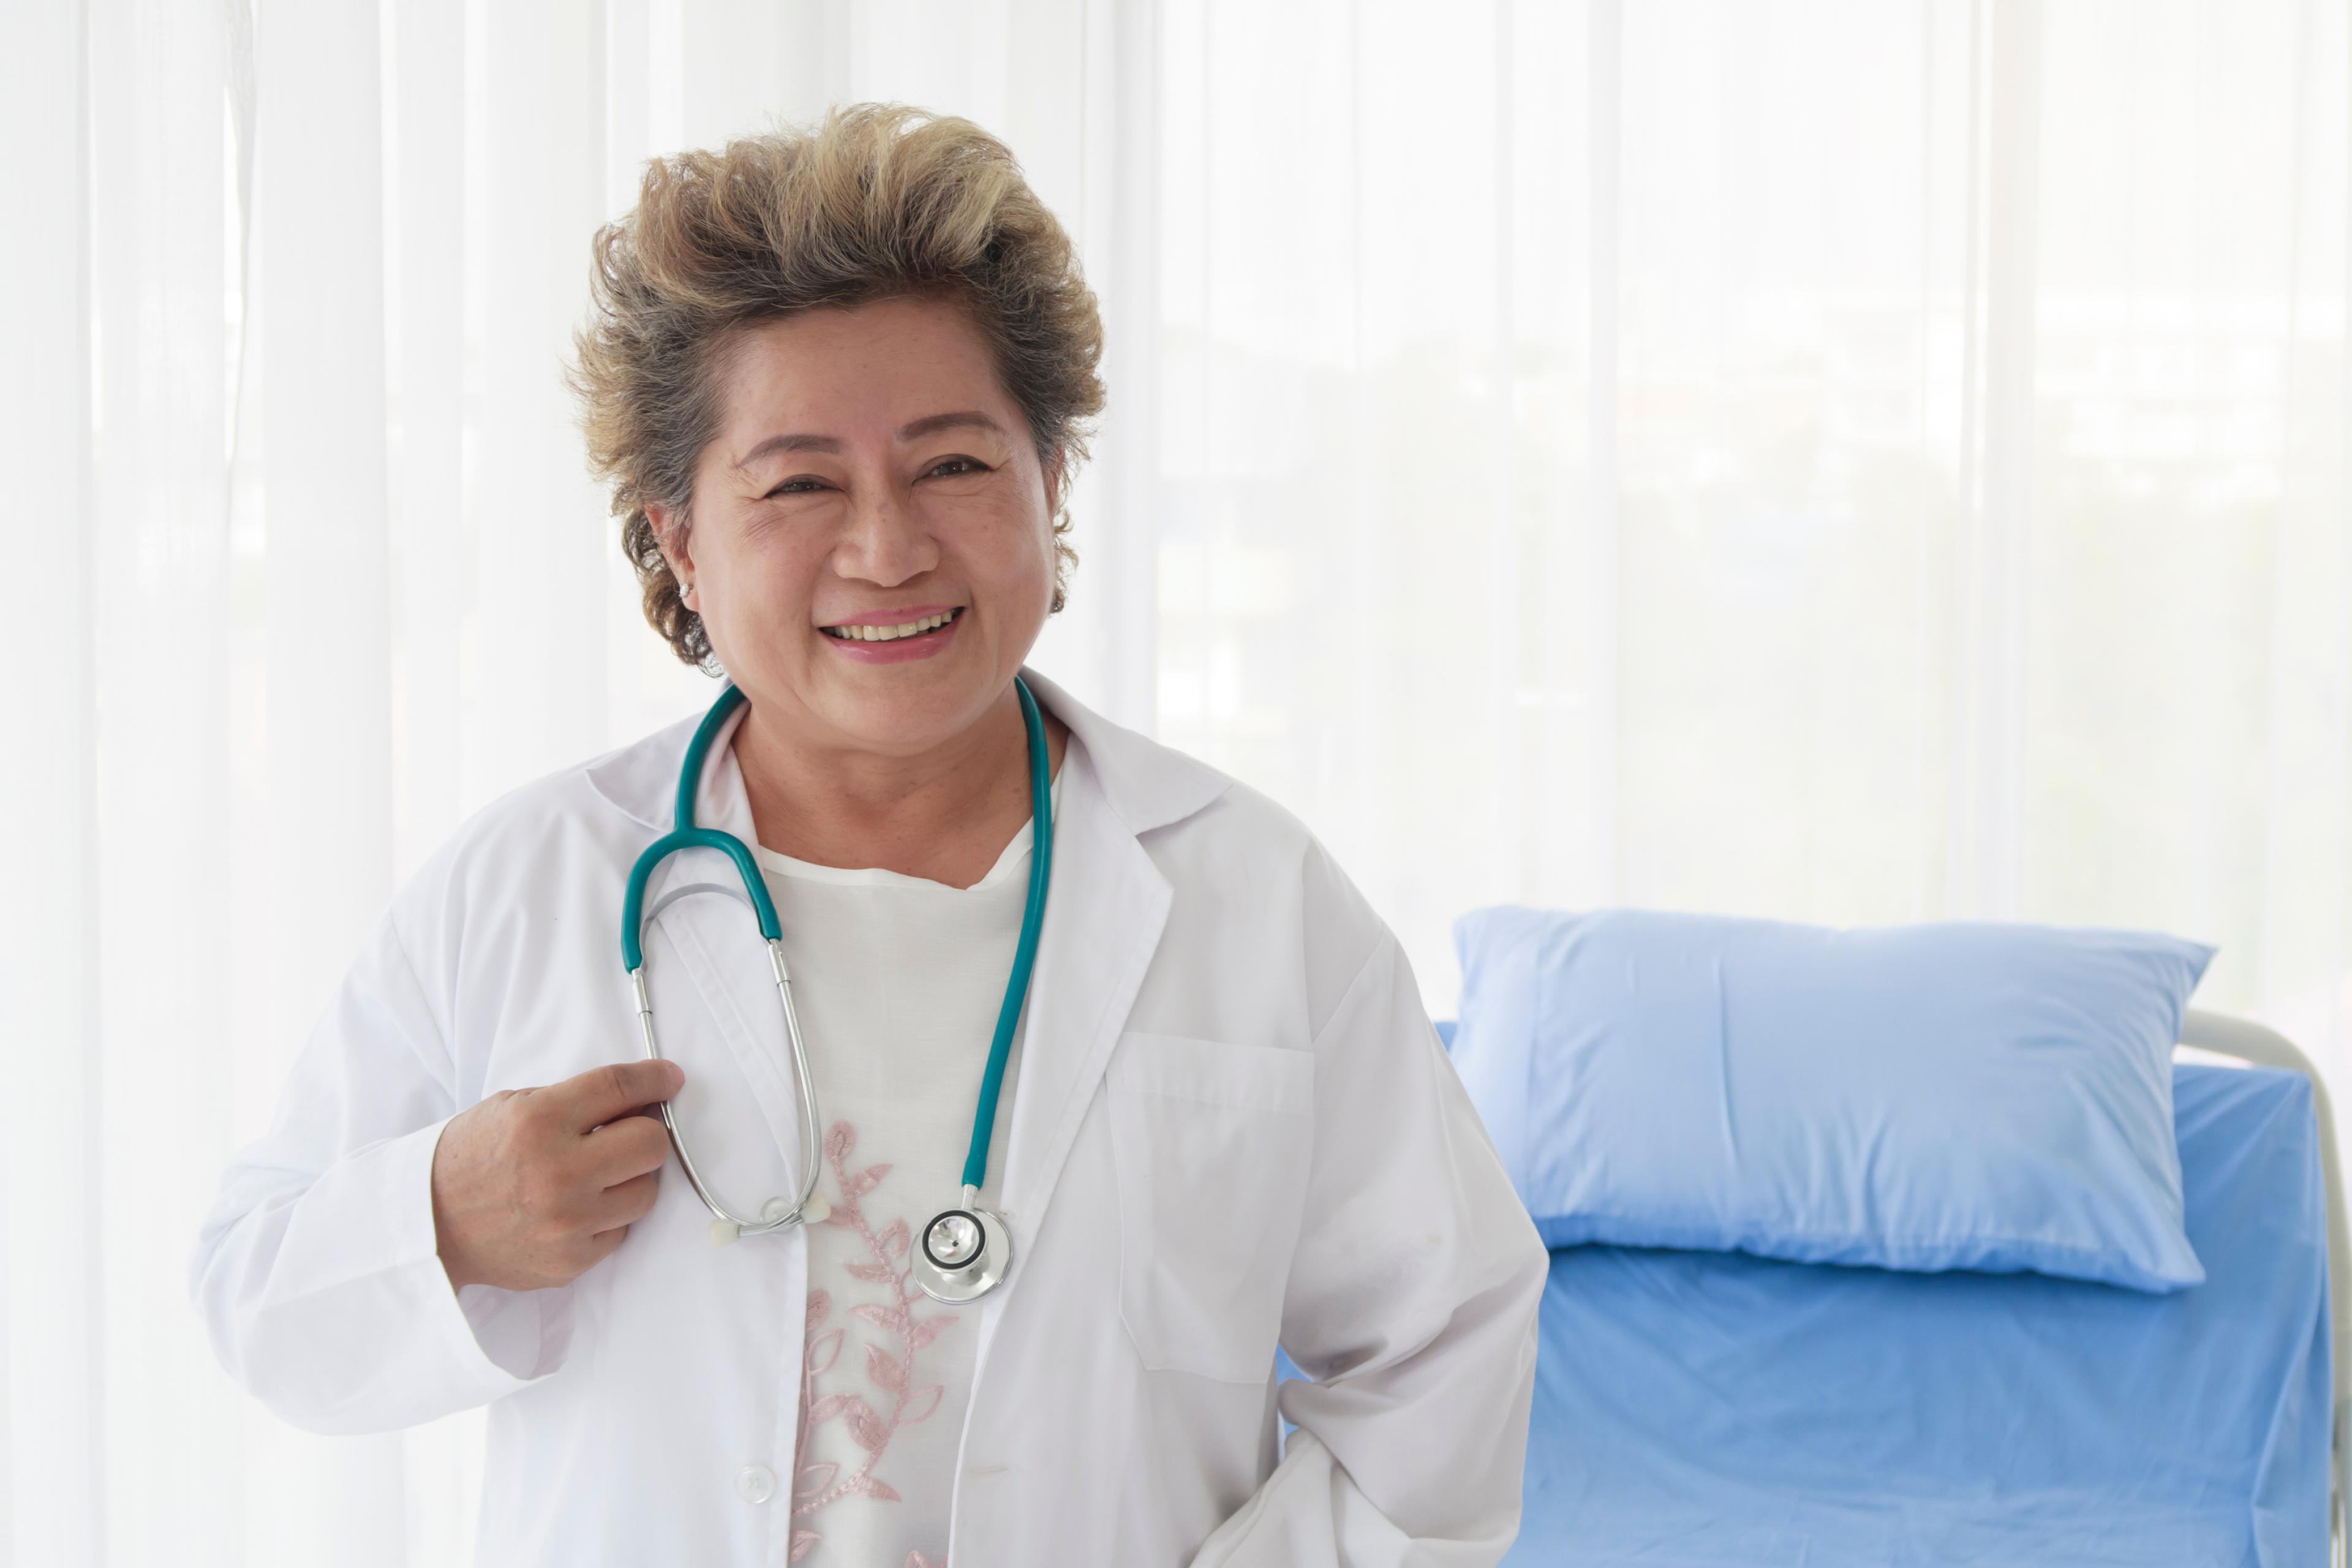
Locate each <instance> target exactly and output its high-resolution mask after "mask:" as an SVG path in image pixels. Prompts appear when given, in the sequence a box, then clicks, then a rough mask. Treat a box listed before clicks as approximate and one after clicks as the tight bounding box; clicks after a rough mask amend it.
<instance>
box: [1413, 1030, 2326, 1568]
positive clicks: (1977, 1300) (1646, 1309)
mask: <svg viewBox="0 0 2352 1568" xmlns="http://www.w3.org/2000/svg"><path fill="white" fill-rule="evenodd" d="M1439 1031H1440V1034H1441V1036H1442V1037H1444V1038H1445V1039H1446V1040H1447V1043H1448V1044H1449V1046H1450V1044H1451V1035H1452V1031H1451V1027H1450V1025H1447V1024H1441V1025H1440V1026H1439ZM2179 1036H2180V1043H2181V1045H2182V1046H2184V1047H2189V1049H2188V1050H2186V1051H2183V1052H2179V1053H2177V1055H2176V1061H2175V1065H2174V1068H2173V1078H2174V1100H2175V1107H2174V1112H2175V1125H2176V1131H2177V1135H2178V1142H2179V1152H2180V1160H2181V1166H2182V1174H2183V1188H2184V1196H2185V1203H2186V1217H2187V1225H2188V1230H2189V1237H2190V1239H2191V1241H2192V1242H2193V1244H2194V1245H2195V1247H2196V1249H2197V1253H2198V1256H2199V1257H2200V1259H2201V1260H2202V1261H2203V1263H2204V1265H2205V1268H2206V1272H2207V1279H2206V1281H2205V1283H2204V1284H2202V1285H2200V1286H2197V1287H2194V1288H2191V1289H2187V1290H2183V1291H2180V1292H2179V1293H2177V1294H2172V1295H2153V1294H2148V1293H2145V1292H2141V1291H2137V1290H2128V1289H2117V1288H2116V1287H2114V1286H2110V1285H2104V1284H2095V1283H2089V1282H2085V1281H2081V1280H2074V1279H2053V1278H2050V1277H2046V1276H2042V1275H2038V1274H1979V1273H1969V1272H1958V1271H1955V1272H1945V1273H1906V1272H1895V1271H1890V1270H1884V1269H1878V1268H1853V1267H1847V1266H1842V1265H1832V1264H1806V1263H1790V1262H1782V1261H1778V1260H1774V1259H1768V1258H1755V1257H1748V1256H1746V1255H1742V1254H1733V1253H1723V1252H1683V1251H1669V1250H1664V1249H1654V1248H1635V1247H1607V1246H1580V1247H1562V1248H1560V1249H1559V1250H1558V1251H1556V1252H1554V1254H1553V1257H1552V1269H1551V1278H1550V1281H1549V1286H1548V1288H1547V1290H1546V1293H1545V1297H1544V1301H1543V1306H1542V1311H1541V1325H1540V1347H1539V1350H1538V1358H1537V1363H1538V1364H1537V1389H1536V1398H1535V1408H1534V1414H1533V1418H1532V1422H1531V1425H1530V1431H1529V1438H1528V1465H1527V1489H1526V1508H1525V1513H1524V1516H1523V1520H1522V1523H1521V1528H1520V1534H1519V1538H1518V1541H1517V1544H1516V1546H1515V1547H1514V1548H1513V1550H1512V1552H1511V1553H1510V1555H1509V1556H1508V1557H1507V1559H1506V1562H1507V1563H1510V1564H1522V1565H1533V1564H1538V1563H1540V1564H1545V1565H1547V1568H1550V1565H1562V1568H1586V1565H1595V1564H1601V1563H1610V1564H1643V1565H1647V1568H1730V1565H1733V1564H1738V1565H1739V1568H1766V1565H1773V1568H1778V1565H1784V1564H1785V1565H1787V1568H1848V1565H1853V1568H1860V1565H1862V1564H1865V1563H1866V1564H1871V1565H1873V1568H1890V1565H1913V1564H1916V1565H1921V1568H1926V1565H1931V1564H1932V1565H1940V1564H1947V1563H1952V1564H1958V1563H1972V1564H1973V1563H1983V1564H1990V1563H2000V1564H2015V1565H2032V1568H2043V1565H2051V1568H2055V1565H2056V1564H2061V1563H2064V1564H2123V1563H2131V1564H2154V1563H2181V1564H2229V1565H2237V1564H2244V1565H2246V1568H2319V1565H2320V1564H2321V1563H2323V1562H2327V1563H2335V1564H2338V1565H2341V1564H2343V1563H2344V1562H2345V1525H2346V1518H2345V1499H2346V1495H2347V1484H2346V1483H2347V1473H2346V1454H2345V1447H2346V1444H2345V1439H2346V1435H2347V1434H2346V1425H2347V1372H2352V1367H2347V1354H2346V1332H2347V1305H2352V1290H2347V1286H2346V1277H2345V1270H2346V1268H2347V1258H2352V1251H2348V1250H2347V1246H2346V1239H2345V1237H2346V1219H2345V1213H2344V1202H2343V1185H2342V1182H2341V1179H2340V1173H2339V1171H2338V1167H2337V1163H2336V1138H2335V1124H2334V1119H2333V1116H2332V1113H2331V1111H2330V1109H2329V1106H2328V1101H2327V1094H2326V1087H2325V1086H2324V1084H2322V1082H2321V1081H2320V1079H2319V1078H2318V1076H2317V1074H2316V1072H2315V1069H2314V1068H2313V1067H2312V1064H2311V1063H2310V1062H2309V1061H2308V1060H2307V1059H2306V1058H2305V1057H2304V1056H2303V1054H2302V1053H2301V1052H2300V1051H2298V1050H2297V1049H2296V1048H2295V1047H2294V1045H2292V1044H2291V1043H2290V1042H2288V1041H2287V1040H2286V1039H2285V1038H2284V1037H2281V1036H2279V1035H2278V1034H2276V1033H2274V1032H2273V1031H2271V1030H2269V1029H2267V1028H2264V1027H2263V1026H2260V1025H2257V1024H2254V1023H2252V1022H2249V1021H2247V1020H2243V1019H2239V1018H2232V1017H2227V1016H2221V1015H2218V1014H2213V1013H2205V1012H2199V1011H2195V1010H2190V1011H2189V1013H2188V1014H2187V1016H2186V1017H2185V1018H2184V1020H2183V1023H2182V1026H2181V1028H2180V1030H2179ZM2213 1058H2227V1059H2228V1060H2229V1061H2231V1062H2233V1063H2242V1064H2245V1065H2244V1066H2234V1065H2231V1066H2225V1065H2217V1064H2216V1062H2215V1061H2214V1059H2213Z"/></svg>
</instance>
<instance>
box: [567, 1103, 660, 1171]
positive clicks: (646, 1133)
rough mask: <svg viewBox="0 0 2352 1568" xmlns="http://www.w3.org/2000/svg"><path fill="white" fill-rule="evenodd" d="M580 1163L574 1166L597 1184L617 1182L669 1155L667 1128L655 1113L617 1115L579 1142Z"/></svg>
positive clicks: (654, 1166) (651, 1167)
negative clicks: (650, 1114)
mask: <svg viewBox="0 0 2352 1568" xmlns="http://www.w3.org/2000/svg"><path fill="white" fill-rule="evenodd" d="M580 1152H581V1155H582V1157H583V1160H584V1162H585V1163H583V1164H580V1165H575V1166H574V1167H573V1169H575V1170H578V1171H580V1172H582V1173H583V1176H584V1178H585V1179H586V1180H587V1181H589V1182H591V1183H593V1184H595V1185H596V1186H598V1187H611V1186H617V1185H619V1184H621V1183H623V1182H625V1181H628V1180H630V1179H631V1178H632V1177H635V1176H641V1175H644V1174H645V1173H646V1172H648V1171H658V1170H660V1169H661V1167H662V1164H663V1163H664V1162H665V1161H667V1159H668V1158H669V1131H668V1130H667V1128H665V1127H664V1126H663V1125H662V1124H661V1121H660V1119H659V1118H657V1117H646V1116H620V1117H615V1118H614V1120H612V1121H607V1122H606V1123H604V1126H602V1127H599V1128H598V1129H596V1131H593V1132H591V1133H589V1134H588V1135H587V1136H586V1137H585V1138H583V1139H582V1140H581V1142H580Z"/></svg>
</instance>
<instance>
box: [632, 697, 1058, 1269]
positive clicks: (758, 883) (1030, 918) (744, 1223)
mask: <svg viewBox="0 0 2352 1568" xmlns="http://www.w3.org/2000/svg"><path fill="white" fill-rule="evenodd" d="M1013 690H1014V691H1015V692H1016V693H1017V694H1018V695H1019V697H1020V699H1021V722H1022V727H1023V729H1024V731H1027V734H1028V739H1029V812H1030V854H1029V896H1028V900H1027V902H1026V904H1025V905H1024V907H1023V909H1022V911H1021V938H1020V942H1019V943H1018V945H1017V946H1016V947H1015V948H1014V950H1013V973H1011V975H1010V976H1008V977H1007V978H1006V980H1005V984H1004V1001H1003V1005H1002V1006H1000V1007H999V1008H998V1010H997V1015H996V1033H995V1035H994V1037H992V1038H991V1040H990V1041H989V1046H988V1067H987V1069H986V1070H985V1071H984V1072H983V1073H982V1076H981V1080H980V1102H979V1104H978V1105H977V1106H976V1107H975V1108H974V1109H973V1111H972V1121H971V1146H970V1149H969V1151H968V1152H966V1154H965V1156H964V1163H963V1184H964V1187H965V1189H966V1192H967V1193H968V1194H976V1193H977V1192H978V1190H979V1188H980V1187H981V1186H982V1184H983V1183H984V1182H985V1181H986V1179H987V1175H988V1145H989V1141H990V1138H991V1135H992V1133H993V1131H994V1130H995V1127H996V1102H997V1097H998V1095H999V1094H1000V1092H1001V1091H1002V1090H1003V1087H1004V1065H1005V1061H1006V1059H1007V1058H1009V1057H1010V1056H1011V1055H1012V1051H1013V1030H1014V1029H1015V1028H1016V1027H1018V1026H1019V1025H1020V1022H1021V1008H1022V1005H1023V1003H1024V1000H1025V999H1026V997H1027V995H1028V993H1029V972H1030V970H1031V969H1032V968H1034V966H1035V963H1036V958H1037V935H1038V931H1039V930H1040V928H1041V927H1043V926H1044V924H1045V889H1046V887H1047V885H1048V883H1049V882H1050V881H1051V880H1052V877H1053V861H1054V805H1053V780H1052V777H1051V767H1050V763H1049V760H1048V758H1047V756H1046V752H1045V721H1044V719H1043V718H1042V717H1041V716H1040V715H1039V713H1038V710H1037V699H1036V698H1035V697H1034V696H1033V695H1031V694H1030V690H1029V686H1028V683H1027V682H1026V681H1024V680H1023V679H1021V678H1020V677H1019V676H1017V675H1016V676H1014V677H1013ZM743 700H744V698H743V692H742V689H740V687H738V686H736V685H734V684H733V683H732V682H730V683H729V684H728V687H727V689H725V690H724V691H721V692H720V693H719V700H717V701H716V702H713V703H712V704H711V705H710V711H709V712H708V713H706V714H704V715H703V719H702V722H701V724H699V725H698V726H697V727H696V729H695V731H694V739H693V740H692V741H691V742H688V745H687V748H686V759H685V762H684V763H682V764H681V765H680V767H679V769H678V778H677V817H676V823H677V826H674V827H673V828H672V829H671V830H670V831H669V832H667V833H666V834H664V835H663V836H662V837H659V838H656V839H655V840H654V841H653V842H652V843H651V844H649V845H647V846H646V849H645V852H644V853H643V854H641V855H639V856H638V857H637V861H636V864H635V865H634V866H632V867H631V868H629V883H628V891H627V894H626V895H625V898H624V899H623V900H622V905H621V959H622V963H624V964H625V966H626V967H627V970H628V973H629V979H630V982H631V984H632V985H633V986H634V987H635V992H636V1002H637V1016H638V1018H639V1020H640V1022H641V1023H642V1025H643V1027H644V1031H645V1040H646V1056H647V1057H648V1058H657V1057H659V1056H660V1055H661V1046H660V1043H659V1041H658V1040H657V1039H656V1037H655V1034H654V1016H653V1006H652V1005H651V1003H650V1002H649V1001H648V1000H647V998H646V980H645V961H646V958H645V947H644V940H643V932H644V923H645V920H644V910H645V896H646V882H647V881H648V880H649V879H651V878H652V876H653V873H654V868H656V866H659V865H660V864H661V863H662V861H663V860H665V859H667V858H668V857H669V856H671V855H674V854H676V853H677V851H678V850H680V849H688V848H706V849H717V850H720V851H722V852H724V853H725V854H726V856H727V858H729V859H730V860H732V861H733V862H734V864H735V869H736V873H737V874H738V875H739V876H740V877H741V878H742V879H743V888H744V891H745V892H747V893H749V894H750V895H751V911H752V914H753V915H754V917H755V918H756V919H757V920H758V921H759V924H760V934H761V936H762V937H764V938H765V939H766V940H767V942H768V952H769V956H770V958H771V961H772V963H773V966H774V969H775V975H776V991H777V994H778V995H779V996H780V997H781V998H782V1002H783V1008H784V1029H785V1033H786V1035H787V1037H789V1040H790V1042H791V1046H792V1053H793V1077H794V1079H796V1080H797V1083H798V1087H799V1089H800V1098H801V1108H802V1113H803V1121H805V1122H806V1123H807V1125H806V1127H805V1128H804V1129H803V1140H802V1149H803V1153H804V1159H803V1178H802V1184H801V1194H800V1197H799V1200H798V1201H797V1202H795V1203H793V1205H791V1208H790V1211H789V1212H786V1213H774V1212H771V1211H773V1210H775V1209H776V1207H777V1205H778V1204H780V1203H781V1202H782V1200H781V1199H773V1200H771V1201H770V1203H769V1205H768V1207H767V1209H766V1210H763V1211H762V1212H761V1215H760V1217H758V1218H756V1219H754V1218H748V1217H745V1216H743V1215H737V1214H735V1213H733V1212H732V1211H731V1210H730V1209H729V1208H727V1206H726V1205H723V1204H721V1203H720V1202H719V1197H718V1194H716V1193H715V1192H713V1191H712V1190H711V1188H710V1187H709V1184H707V1183H705V1182H704V1181H703V1179H702V1176H701V1173H699V1172H698V1170H697V1169H696V1168H695V1164H694V1159H693V1156H692V1155H690V1154H689V1153H688V1152H687V1147H686V1136H685V1133H684V1131H682V1130H681V1129H680V1128H679V1126H678V1123H677V1118H676V1117H675V1116H674V1115H673V1113H672V1112H671V1110H670V1107H669V1104H668V1102H667V1101H664V1102H663V1104H662V1107H661V1117H662V1125H663V1126H664V1127H666V1128H667V1130H668V1131H669V1138H670V1144H671V1146H672V1147H673V1148H675V1149H676V1150H677V1158H678V1164H679V1166H680V1168H681V1169H682V1170H684V1171H685V1173H686V1177H687V1181H688V1184H689V1185H691V1186H692V1187H693V1188H694V1191H695V1195H696V1196H698V1197H699V1198H700V1199H701V1200H702V1202H703V1205H704V1206H705V1207H707V1208H709V1210H710V1212H711V1213H712V1214H714V1215H717V1216H718V1217H719V1221H720V1222H722V1223H723V1224H725V1225H727V1226H734V1227H736V1228H737V1230H738V1231H739V1232H740V1231H748V1232H753V1233H757V1232H760V1231H766V1230H775V1229H779V1228H781V1227H782V1226H788V1225H792V1224H793V1223H795V1222H797V1221H798V1220H799V1219H800V1218H801V1217H802V1214H803V1210H805V1209H806V1208H807V1207H808V1205H809V1199H810V1197H811V1195H812V1194H814V1192H815V1190H816V1181H817V1176H818V1173H819V1170H820V1166H819V1162H818V1145H819V1140H820V1138H821V1136H822V1132H823V1129H822V1128H821V1127H820V1126H819V1124H818V1123H819V1120H820V1119H819V1116H818V1113H817V1106H816V1089H815V1086H814V1083H813V1082H812V1081H811V1078H810V1073H809V1066H808V1053H807V1051H806V1049H805V1047H803V1044H802V1040H801V1027H800V1016H799V1014H798V1012H797V1010H796V1009H795V1008H794V1007H793V986H792V975H791V973H790V971H789V970H788V969H787V968H786V966H785V963H784V951H783V928H782V925H781V924H780V923H779V922H778V921H777V920H776V906H775V902H774V900H772V899H771V898H770V897H769V896H768V887H767V883H766V882H765V881H764V880H763V879H761V876H760V868H759V866H758V864H757V863H756V862H755V861H754V860H753V859H752V858H751V850H749V849H748V848H746V847H744V845H743V841H742V840H741V839H740V838H737V837H735V836H734V835H733V834H731V833H726V832H723V831H721V830H719V829H718V828H713V827H697V826H695V825H694V797H695V795H696V794H697V792H698V790H699V789H700V787H701V784H702V767H703V763H704V760H705V759H706V758H707V757H708V756H709V752H710V747H711V744H712V742H714V741H715V740H716V739H717V738H718V734H719V729H720V727H721V726H723V725H724V724H725V723H726V722H727V718H728V715H730V713H732V712H733V711H734V710H736V709H737V708H739V707H740V706H741V705H742V703H743ZM681 890H683V889H681ZM671 896H672V897H675V896H676V895H675V894H673V895H671ZM663 901H664V902H665V903H667V901H668V900H667V899H665V900H663ZM968 1201H969V1200H968Z"/></svg>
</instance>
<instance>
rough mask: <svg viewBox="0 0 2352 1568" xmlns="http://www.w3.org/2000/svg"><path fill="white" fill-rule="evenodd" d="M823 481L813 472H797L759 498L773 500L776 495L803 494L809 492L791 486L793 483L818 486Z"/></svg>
mask: <svg viewBox="0 0 2352 1568" xmlns="http://www.w3.org/2000/svg"><path fill="white" fill-rule="evenodd" d="M823 484H824V480H823V479H818V478H816V477H815V476H814V475H813V474H798V475H795V476H793V478H792V479H786V480H785V481H784V482H783V483H782V484H780V485H778V486H777V487H776V488H775V489H772V490H770V491H769V492H768V493H767V494H766V495H764V496H761V498H760V499H761V500H775V499H776V497H778V496H804V495H806V494H808V493H809V492H808V491H807V490H803V489H793V486H794V485H809V486H820V485H823Z"/></svg>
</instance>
